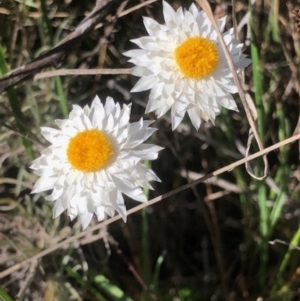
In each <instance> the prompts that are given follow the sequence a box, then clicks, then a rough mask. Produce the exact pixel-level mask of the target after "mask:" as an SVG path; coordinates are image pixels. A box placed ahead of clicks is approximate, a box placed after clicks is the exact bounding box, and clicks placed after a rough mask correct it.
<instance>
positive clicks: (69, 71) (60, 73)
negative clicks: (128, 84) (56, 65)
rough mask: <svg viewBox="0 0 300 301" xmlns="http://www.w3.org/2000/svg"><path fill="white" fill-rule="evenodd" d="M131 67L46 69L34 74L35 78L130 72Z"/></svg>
mask: <svg viewBox="0 0 300 301" xmlns="http://www.w3.org/2000/svg"><path fill="white" fill-rule="evenodd" d="M129 71H130V68H127V69H125V68H124V69H59V70H52V71H45V72H41V73H38V74H36V75H35V76H34V80H36V79H42V78H47V77H53V76H66V75H75V76H78V75H99V74H129Z"/></svg>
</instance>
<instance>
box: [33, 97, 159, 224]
mask: <svg viewBox="0 0 300 301" xmlns="http://www.w3.org/2000/svg"><path fill="white" fill-rule="evenodd" d="M130 111H131V106H127V105H123V108H122V109H121V108H120V105H119V104H117V103H114V101H113V99H112V98H110V97H108V98H107V99H106V104H105V105H104V106H103V104H102V103H101V102H100V99H99V98H98V97H96V98H95V99H94V100H93V103H92V105H91V107H89V106H85V107H84V108H81V107H80V106H78V105H74V106H73V110H72V111H71V113H70V115H69V119H66V120H56V121H55V122H56V124H57V125H58V127H59V128H60V129H59V130H58V129H53V128H48V127H43V128H42V135H43V136H44V137H45V138H46V139H47V140H48V141H49V142H50V143H51V145H50V146H49V147H47V148H46V149H44V150H43V151H42V152H41V156H40V157H39V158H38V159H36V160H34V161H33V164H32V166H31V168H32V169H34V172H35V174H37V175H38V176H40V179H39V180H38V181H37V182H36V184H35V185H34V189H33V191H32V192H33V193H38V192H42V191H47V190H50V189H52V190H53V191H52V194H51V195H49V196H47V197H46V199H47V200H49V201H55V204H54V208H53V216H54V217H57V216H59V215H60V214H61V213H62V212H63V211H65V210H67V211H68V215H69V216H70V218H71V219H74V218H75V217H76V216H77V215H79V216H80V219H81V224H82V228H83V229H85V228H86V227H87V226H88V224H89V223H90V221H91V219H92V217H93V215H94V214H95V215H96V216H97V219H98V221H102V220H103V219H104V217H105V215H106V214H107V215H109V216H113V215H114V213H115V210H117V212H119V214H120V215H121V216H122V218H123V219H124V221H126V217H127V214H126V207H125V204H124V199H123V196H122V194H125V195H127V196H129V197H130V198H132V199H134V200H136V201H139V202H146V201H147V198H146V196H145V194H144V192H143V188H150V189H152V186H151V185H150V183H149V181H153V180H154V181H160V180H159V178H158V177H157V176H156V175H155V174H154V172H153V171H152V170H151V169H150V168H148V167H146V166H145V165H143V163H142V160H154V159H156V158H157V156H158V151H160V150H161V149H162V148H161V147H159V146H156V145H153V144H146V143H144V141H145V140H146V139H147V138H148V137H149V136H150V135H151V134H152V133H153V132H154V131H155V129H154V128H151V127H149V125H150V124H151V123H152V121H144V120H143V119H140V121H138V122H134V123H129V116H130Z"/></svg>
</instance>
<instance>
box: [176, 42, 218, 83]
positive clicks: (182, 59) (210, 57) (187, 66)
mask: <svg viewBox="0 0 300 301" xmlns="http://www.w3.org/2000/svg"><path fill="white" fill-rule="evenodd" d="M174 54H175V61H176V63H177V65H178V67H179V69H180V71H181V72H182V73H183V74H184V75H185V76H187V77H189V78H193V79H201V78H203V77H205V76H207V75H209V74H211V73H213V72H214V71H215V70H216V68H217V66H218V62H219V54H218V50H217V47H216V45H215V43H214V42H213V41H210V40H208V39H205V38H202V37H191V38H188V39H186V40H185V41H184V42H183V43H181V44H180V45H179V46H177V47H176V49H175V53H174Z"/></svg>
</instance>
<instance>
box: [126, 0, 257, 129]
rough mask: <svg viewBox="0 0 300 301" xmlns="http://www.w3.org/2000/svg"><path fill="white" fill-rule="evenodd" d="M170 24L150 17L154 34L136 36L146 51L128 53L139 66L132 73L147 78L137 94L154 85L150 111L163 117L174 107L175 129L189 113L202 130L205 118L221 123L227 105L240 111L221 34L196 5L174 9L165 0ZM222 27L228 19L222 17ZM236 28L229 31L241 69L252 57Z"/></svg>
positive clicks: (147, 24) (227, 40) (231, 48)
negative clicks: (237, 36) (219, 118)
mask: <svg viewBox="0 0 300 301" xmlns="http://www.w3.org/2000/svg"><path fill="white" fill-rule="evenodd" d="M163 14H164V18H165V22H166V24H165V25H161V24H159V23H157V22H156V21H155V20H153V19H151V18H148V17H144V24H145V27H146V30H147V32H148V34H149V36H146V37H142V38H138V39H134V40H132V42H133V43H135V44H137V45H138V46H139V47H140V48H141V49H138V50H130V51H127V52H125V53H124V55H126V56H128V57H130V58H131V59H130V60H129V62H132V63H133V64H135V65H136V66H135V67H134V68H133V69H132V74H133V75H136V76H139V77H141V78H140V79H139V80H138V82H137V83H136V84H135V86H134V87H133V89H132V90H131V92H140V91H145V90H148V89H151V92H150V96H149V101H148V104H147V108H146V113H148V112H152V111H155V113H156V115H157V116H158V117H161V116H162V115H164V114H165V113H166V112H167V111H168V110H169V109H171V116H172V127H173V130H174V129H175V128H176V127H177V126H178V124H179V123H180V122H181V121H182V119H183V117H184V115H185V113H186V112H187V113H188V115H189V117H190V119H191V122H192V124H193V125H194V127H195V128H196V129H199V127H200V124H201V119H204V120H205V121H208V120H211V121H212V122H214V121H215V118H216V116H217V115H218V114H219V113H220V110H221V107H225V108H227V109H230V110H237V106H236V103H235V101H234V100H233V98H232V95H231V93H237V87H236V86H235V84H234V81H233V75H232V73H231V71H230V69H229V66H228V63H227V61H226V58H225V54H224V51H223V49H222V46H221V44H220V43H219V40H218V37H217V32H216V31H215V29H214V28H213V26H212V24H211V22H210V21H209V19H208V17H207V16H206V14H205V13H204V12H203V11H198V9H197V8H196V6H195V5H194V4H192V5H191V6H190V8H189V10H187V11H186V10H183V9H182V8H181V7H180V8H179V9H178V10H177V11H174V10H173V9H172V7H171V6H170V5H169V4H168V3H167V2H165V1H163ZM217 23H218V25H219V28H220V31H221V32H223V30H224V27H225V17H224V18H222V19H220V20H218V22H217ZM232 34H233V29H230V30H229V31H227V32H225V33H223V38H224V41H225V43H226V45H227V47H228V50H229V52H230V54H231V57H232V60H233V62H234V64H235V67H236V69H237V71H239V70H243V69H244V68H245V67H246V66H248V65H249V64H250V62H251V61H250V60H249V59H247V58H245V55H243V54H242V53H241V50H242V46H243V45H242V44H240V43H239V41H238V40H236V39H234V38H233V37H232Z"/></svg>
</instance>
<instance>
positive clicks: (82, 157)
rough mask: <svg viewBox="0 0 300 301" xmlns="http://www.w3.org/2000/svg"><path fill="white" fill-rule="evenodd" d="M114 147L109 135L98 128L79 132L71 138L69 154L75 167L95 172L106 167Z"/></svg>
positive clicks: (69, 159) (70, 161)
mask: <svg viewBox="0 0 300 301" xmlns="http://www.w3.org/2000/svg"><path fill="white" fill-rule="evenodd" d="M113 155H114V149H113V147H112V143H111V141H110V140H109V139H108V138H107V136H106V135H105V134H104V133H103V132H101V131H99V130H96V129H92V130H86V131H84V132H79V133H77V135H76V136H74V137H73V138H71V139H70V142H69V145H68V148H67V156H68V161H69V163H70V164H71V165H72V166H73V168H75V169H77V170H80V171H83V172H95V171H98V170H99V169H101V168H103V167H105V166H106V165H107V164H108V162H109V161H110V159H111V158H112V156H113Z"/></svg>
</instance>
